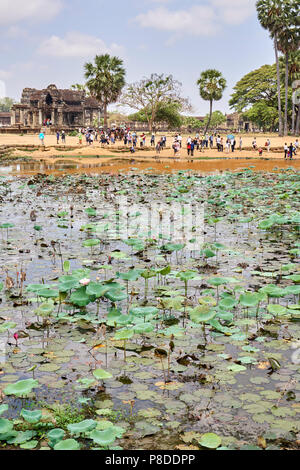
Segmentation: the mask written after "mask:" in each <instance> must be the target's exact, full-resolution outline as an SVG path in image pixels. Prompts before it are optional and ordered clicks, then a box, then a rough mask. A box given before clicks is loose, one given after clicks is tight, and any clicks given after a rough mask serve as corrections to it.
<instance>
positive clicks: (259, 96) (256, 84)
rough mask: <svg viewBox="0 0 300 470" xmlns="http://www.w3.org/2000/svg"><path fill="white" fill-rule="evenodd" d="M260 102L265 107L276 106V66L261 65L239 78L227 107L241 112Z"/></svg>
mask: <svg viewBox="0 0 300 470" xmlns="http://www.w3.org/2000/svg"><path fill="white" fill-rule="evenodd" d="M261 101H264V102H265V103H266V105H267V106H275V105H276V101H277V79H276V65H263V66H262V67H260V68H259V69H256V70H253V71H252V72H249V73H248V74H247V75H245V76H244V77H243V78H241V80H239V81H238V82H237V84H236V85H235V86H234V88H233V93H232V95H231V99H230V101H229V106H230V107H231V108H234V109H235V110H236V111H237V112H243V111H245V110H246V109H248V108H249V107H251V106H253V105H254V104H255V103H258V102H261Z"/></svg>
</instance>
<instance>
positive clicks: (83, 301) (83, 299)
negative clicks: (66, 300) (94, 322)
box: [70, 287, 94, 307]
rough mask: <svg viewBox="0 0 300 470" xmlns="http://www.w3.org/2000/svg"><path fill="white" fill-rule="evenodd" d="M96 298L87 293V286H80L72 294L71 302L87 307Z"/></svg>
mask: <svg viewBox="0 0 300 470" xmlns="http://www.w3.org/2000/svg"><path fill="white" fill-rule="evenodd" d="M93 300H94V298H93V297H92V296H90V295H88V294H87V292H86V287H80V288H79V289H77V290H76V291H75V292H73V293H72V294H71V296H70V302H71V303H72V304H74V305H78V307H86V306H87V305H88V304H89V303H91V302H92V301H93Z"/></svg>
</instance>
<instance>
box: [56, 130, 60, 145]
mask: <svg viewBox="0 0 300 470" xmlns="http://www.w3.org/2000/svg"><path fill="white" fill-rule="evenodd" d="M59 138H60V133H59V131H57V132H56V143H57V145H58V144H59Z"/></svg>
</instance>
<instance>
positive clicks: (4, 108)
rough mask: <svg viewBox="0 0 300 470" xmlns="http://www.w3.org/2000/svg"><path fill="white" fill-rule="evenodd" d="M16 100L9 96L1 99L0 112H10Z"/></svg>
mask: <svg viewBox="0 0 300 470" xmlns="http://www.w3.org/2000/svg"><path fill="white" fill-rule="evenodd" d="M14 103H15V100H13V99H12V98H8V97H7V96H6V97H5V98H1V99H0V112H1V113H8V112H9V111H10V110H11V108H12V106H13V105H14Z"/></svg>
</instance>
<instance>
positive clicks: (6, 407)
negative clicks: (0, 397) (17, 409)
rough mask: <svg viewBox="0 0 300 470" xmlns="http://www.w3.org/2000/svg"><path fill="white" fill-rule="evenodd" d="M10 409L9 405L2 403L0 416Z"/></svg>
mask: <svg viewBox="0 0 300 470" xmlns="http://www.w3.org/2000/svg"><path fill="white" fill-rule="evenodd" d="M7 410H8V405H0V416H1V415H3V413H5V411H7Z"/></svg>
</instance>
